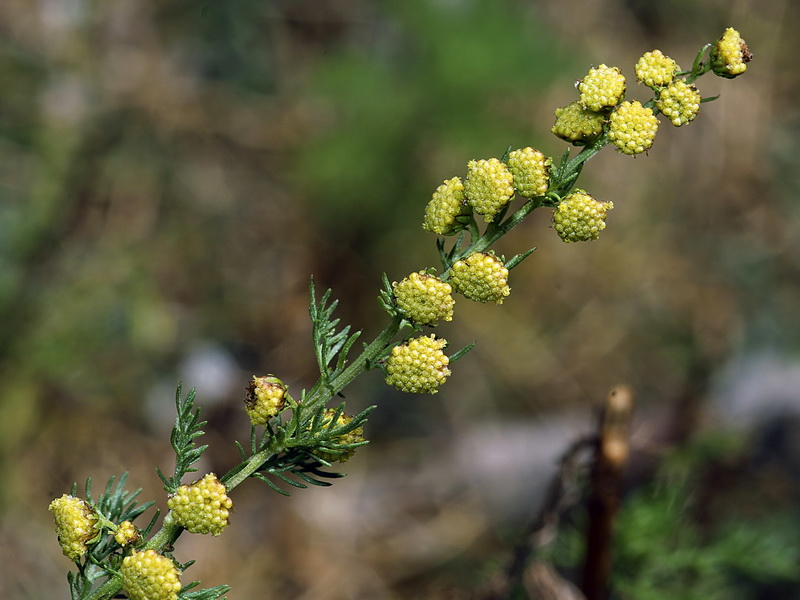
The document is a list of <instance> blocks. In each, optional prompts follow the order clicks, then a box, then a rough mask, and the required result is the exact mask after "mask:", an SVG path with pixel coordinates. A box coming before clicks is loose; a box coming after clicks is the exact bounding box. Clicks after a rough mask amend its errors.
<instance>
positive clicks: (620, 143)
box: [608, 100, 658, 155]
mask: <svg viewBox="0 0 800 600" xmlns="http://www.w3.org/2000/svg"><path fill="white" fill-rule="evenodd" d="M657 130H658V119H657V118H656V116H655V114H653V111H652V110H651V109H649V108H645V107H644V106H642V104H641V103H640V102H639V101H638V100H634V101H633V102H623V103H622V104H620V105H619V106H618V107H617V109H616V110H615V111H614V112H613V113H611V116H610V117H609V124H608V137H609V139H610V140H611V141H612V142H614V145H615V146H616V147H617V148H618V149H619V151H620V152H624V153H625V154H631V155H632V154H641V153H642V152H644V151H645V150H647V149H648V148H650V146H652V145H653V140H654V139H655V137H656V131H657Z"/></svg>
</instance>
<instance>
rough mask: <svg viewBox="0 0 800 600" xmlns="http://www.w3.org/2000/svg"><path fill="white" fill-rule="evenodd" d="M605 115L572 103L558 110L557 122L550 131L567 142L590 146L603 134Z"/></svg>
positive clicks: (576, 102) (578, 103) (577, 103)
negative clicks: (589, 144) (590, 143)
mask: <svg viewBox="0 0 800 600" xmlns="http://www.w3.org/2000/svg"><path fill="white" fill-rule="evenodd" d="M604 121H605V115H603V113H599V112H594V111H592V110H588V109H586V108H584V107H583V105H582V104H581V103H580V102H578V101H577V100H576V101H575V102H572V103H570V104H567V105H566V106H562V107H561V108H557V109H556V122H555V123H554V124H553V128H552V129H551V130H550V131H552V132H553V133H554V134H555V135H557V136H558V137H560V138H561V139H562V140H564V141H565V142H571V143H573V144H588V143H589V142H592V141H594V140H595V139H597V137H598V136H599V135H600V134H601V133H603V122H604Z"/></svg>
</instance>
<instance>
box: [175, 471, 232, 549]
mask: <svg viewBox="0 0 800 600" xmlns="http://www.w3.org/2000/svg"><path fill="white" fill-rule="evenodd" d="M167 506H168V507H169V509H170V510H171V511H172V516H173V518H174V519H175V522H176V523H178V524H179V525H180V526H181V527H183V528H184V529H186V530H187V531H189V532H191V533H210V534H211V535H219V534H220V533H222V531H223V530H224V529H225V528H226V527H227V526H228V516H229V515H230V511H231V508H233V501H232V500H231V499H230V498H229V497H228V495H227V490H226V489H225V484H223V483H222V482H221V481H220V480H219V479H217V476H216V475H214V474H213V473H209V474H208V475H206V476H205V477H203V478H202V479H199V480H197V481H195V482H194V483H191V484H188V485H182V486H180V487H179V488H178V491H176V492H175V493H174V494H172V495H171V496H170V497H169V500H167Z"/></svg>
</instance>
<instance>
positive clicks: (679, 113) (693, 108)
mask: <svg viewBox="0 0 800 600" xmlns="http://www.w3.org/2000/svg"><path fill="white" fill-rule="evenodd" d="M656 108H658V110H660V111H661V114H663V115H664V116H665V117H667V118H668V119H669V121H670V123H672V124H673V125H675V127H680V126H681V125H686V124H687V123H691V122H692V121H694V118H695V117H696V116H697V113H698V112H700V92H698V91H697V89H696V88H695V87H694V86H693V85H689V84H687V83H686V82H685V81H683V80H682V79H679V80H677V81H674V82H672V83H671V84H670V85H668V86H667V87H665V88H664V89H663V90H661V93H660V94H659V95H658V99H657V100H656Z"/></svg>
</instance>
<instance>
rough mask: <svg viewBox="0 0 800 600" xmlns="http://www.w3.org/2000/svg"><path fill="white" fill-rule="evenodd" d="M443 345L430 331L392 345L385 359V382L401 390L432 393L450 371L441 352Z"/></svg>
mask: <svg viewBox="0 0 800 600" xmlns="http://www.w3.org/2000/svg"><path fill="white" fill-rule="evenodd" d="M446 345H447V341H446V340H443V339H436V337H435V336H433V335H431V336H430V337H425V336H422V337H418V338H415V339H413V340H409V341H408V342H406V343H405V344H401V345H399V346H395V347H394V348H392V353H391V355H390V356H389V358H387V359H386V383H388V384H389V385H391V386H392V387H394V388H397V389H398V390H400V391H402V392H408V393H411V394H435V393H436V392H438V391H439V386H440V385H442V384H443V383H444V382H445V380H446V379H447V377H448V376H449V375H450V369H448V368H447V365H448V364H449V362H450V359H448V358H447V356H446V355H445V353H444V352H442V349H443V348H444V347H445V346H446Z"/></svg>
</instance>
